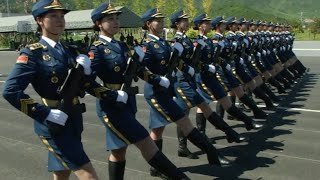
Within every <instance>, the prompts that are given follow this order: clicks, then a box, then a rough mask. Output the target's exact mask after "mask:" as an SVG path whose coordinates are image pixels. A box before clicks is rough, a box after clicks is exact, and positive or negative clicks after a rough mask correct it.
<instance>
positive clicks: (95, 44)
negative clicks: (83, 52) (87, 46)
mask: <svg viewBox="0 0 320 180" xmlns="http://www.w3.org/2000/svg"><path fill="white" fill-rule="evenodd" d="M101 44H104V43H103V42H102V41H95V42H93V43H92V45H94V46H99V45H101Z"/></svg>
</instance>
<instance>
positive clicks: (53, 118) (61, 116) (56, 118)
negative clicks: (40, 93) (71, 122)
mask: <svg viewBox="0 0 320 180" xmlns="http://www.w3.org/2000/svg"><path fill="white" fill-rule="evenodd" d="M67 119H68V115H67V114H66V113H64V112H62V111H60V110H59V109H51V110H50V113H49V115H48V116H47V118H46V120H47V121H50V122H53V123H56V124H59V125H61V126H64V125H65V124H66V121H67Z"/></svg>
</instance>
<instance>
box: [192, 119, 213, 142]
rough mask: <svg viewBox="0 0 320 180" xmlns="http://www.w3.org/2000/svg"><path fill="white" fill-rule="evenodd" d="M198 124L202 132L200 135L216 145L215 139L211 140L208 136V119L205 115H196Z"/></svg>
mask: <svg viewBox="0 0 320 180" xmlns="http://www.w3.org/2000/svg"><path fill="white" fill-rule="evenodd" d="M196 123H197V128H198V130H199V131H200V133H201V134H202V135H203V136H204V137H206V138H207V139H208V141H209V142H210V143H212V144H215V143H216V142H215V141H214V140H213V139H210V138H209V137H208V136H207V135H206V126H207V119H206V117H204V114H203V113H197V114H196Z"/></svg>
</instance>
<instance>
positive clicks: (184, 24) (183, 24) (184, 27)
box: [176, 19, 189, 31]
mask: <svg viewBox="0 0 320 180" xmlns="http://www.w3.org/2000/svg"><path fill="white" fill-rule="evenodd" d="M176 26H177V29H181V30H182V31H188V29H189V21H188V19H181V20H180V21H179V22H177V23H176Z"/></svg>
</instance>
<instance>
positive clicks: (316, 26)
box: [310, 18, 320, 39]
mask: <svg viewBox="0 0 320 180" xmlns="http://www.w3.org/2000/svg"><path fill="white" fill-rule="evenodd" d="M310 30H311V32H312V33H313V39H316V35H317V34H318V33H320V18H317V19H314V23H313V24H312V25H311V27H310Z"/></svg>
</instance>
